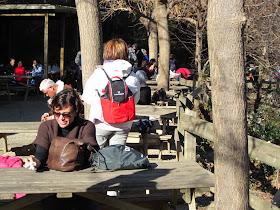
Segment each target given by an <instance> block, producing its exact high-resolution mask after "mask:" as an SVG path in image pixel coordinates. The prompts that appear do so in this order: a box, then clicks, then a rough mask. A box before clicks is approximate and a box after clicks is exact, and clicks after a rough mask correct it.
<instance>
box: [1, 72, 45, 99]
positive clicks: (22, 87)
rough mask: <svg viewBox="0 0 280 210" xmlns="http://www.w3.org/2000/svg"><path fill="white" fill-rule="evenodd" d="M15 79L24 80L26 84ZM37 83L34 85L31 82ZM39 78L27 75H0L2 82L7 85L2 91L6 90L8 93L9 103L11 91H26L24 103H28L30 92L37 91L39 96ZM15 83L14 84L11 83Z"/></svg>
mask: <svg viewBox="0 0 280 210" xmlns="http://www.w3.org/2000/svg"><path fill="white" fill-rule="evenodd" d="M14 78H24V79H26V82H16V81H14ZM32 79H33V80H34V81H35V84H34V85H31V84H30V81H31V80H32ZM39 80H40V77H39V76H27V75H16V76H14V75H0V81H4V82H5V85H4V86H3V87H2V89H4V90H6V91H7V93H8V97H9V101H11V99H10V92H11V91H25V97H24V101H27V96H28V93H29V91H30V90H36V92H37V94H38V93H39ZM9 81H14V83H12V82H9Z"/></svg>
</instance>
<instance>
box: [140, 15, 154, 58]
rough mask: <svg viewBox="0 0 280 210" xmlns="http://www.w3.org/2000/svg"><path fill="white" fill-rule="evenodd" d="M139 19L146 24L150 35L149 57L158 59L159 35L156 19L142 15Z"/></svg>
mask: <svg viewBox="0 0 280 210" xmlns="http://www.w3.org/2000/svg"><path fill="white" fill-rule="evenodd" d="M139 21H140V22H141V23H142V24H143V25H144V27H145V29H146V30H147V35H148V47H149V59H153V58H154V59H156V60H157V54H158V44H157V41H158V37H157V25H156V22H155V20H154V19H152V18H151V19H148V18H145V17H140V18H139Z"/></svg>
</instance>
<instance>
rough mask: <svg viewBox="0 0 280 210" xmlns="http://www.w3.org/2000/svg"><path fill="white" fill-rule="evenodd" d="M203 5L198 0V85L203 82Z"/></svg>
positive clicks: (196, 36) (196, 54)
mask: <svg viewBox="0 0 280 210" xmlns="http://www.w3.org/2000/svg"><path fill="white" fill-rule="evenodd" d="M200 9H201V6H200V1H196V13H197V21H196V25H195V28H196V34H195V40H196V45H195V63H196V65H197V72H198V85H199V84H201V80H202V64H201V51H202V35H203V26H202V25H203V22H202V21H203V20H202V14H201V11H200Z"/></svg>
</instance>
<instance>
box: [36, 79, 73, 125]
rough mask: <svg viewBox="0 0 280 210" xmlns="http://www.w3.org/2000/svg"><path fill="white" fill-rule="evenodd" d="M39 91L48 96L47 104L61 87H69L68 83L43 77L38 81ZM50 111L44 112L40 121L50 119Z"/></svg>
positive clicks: (51, 117)
mask: <svg viewBox="0 0 280 210" xmlns="http://www.w3.org/2000/svg"><path fill="white" fill-rule="evenodd" d="M39 88H40V91H42V92H43V93H45V94H46V96H49V97H50V99H49V100H48V104H51V102H52V100H53V98H54V97H55V96H56V95H57V94H58V93H59V92H60V91H62V90H63V89H66V88H71V87H70V86H69V85H65V84H64V82H62V81H60V80H58V81H57V82H56V83H55V82H54V81H53V80H51V79H44V80H43V81H42V82H41V83H40V87H39ZM50 115H52V112H49V113H44V114H43V115H42V117H41V121H46V120H51V119H54V118H53V115H52V116H50Z"/></svg>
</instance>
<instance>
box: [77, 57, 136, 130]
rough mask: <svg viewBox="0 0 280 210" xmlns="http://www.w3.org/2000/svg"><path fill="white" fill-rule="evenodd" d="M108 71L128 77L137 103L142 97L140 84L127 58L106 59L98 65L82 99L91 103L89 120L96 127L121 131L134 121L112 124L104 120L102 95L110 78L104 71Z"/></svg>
mask: <svg viewBox="0 0 280 210" xmlns="http://www.w3.org/2000/svg"><path fill="white" fill-rule="evenodd" d="M102 68H103V69H104V70H105V71H106V73H107V74H108V76H109V77H110V78H112V77H113V76H119V77H120V78H124V77H127V78H126V80H125V82H126V84H127V86H128V87H129V89H130V90H131V92H132V93H133V94H134V103H135V104H137V103H138V101H139V99H140V84H139V81H138V79H137V76H136V74H135V73H134V72H131V68H132V66H131V64H130V63H129V62H127V61H125V60H120V59H119V60H114V61H107V62H106V61H105V62H104V64H103V66H98V67H97V68H96V69H95V71H94V72H93V74H92V75H91V76H90V78H89V79H88V80H87V82H86V85H85V88H84V91H83V95H82V99H83V101H84V102H85V103H87V104H90V105H91V109H90V115H89V120H90V121H92V122H93V123H94V124H95V126H96V128H100V129H103V130H109V131H121V130H125V129H128V128H131V126H132V121H128V122H124V123H114V124H110V123H107V122H105V121H104V119H103V114H102V107H101V102H100V96H102V95H104V93H103V92H102V90H103V89H104V88H105V87H106V85H107V83H108V78H107V77H106V75H105V73H104V72H103V70H102Z"/></svg>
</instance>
